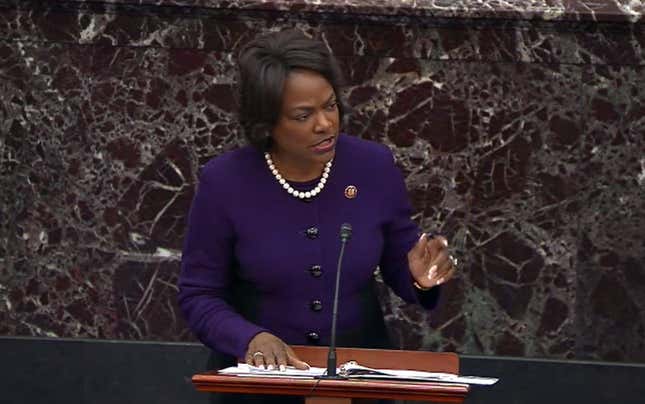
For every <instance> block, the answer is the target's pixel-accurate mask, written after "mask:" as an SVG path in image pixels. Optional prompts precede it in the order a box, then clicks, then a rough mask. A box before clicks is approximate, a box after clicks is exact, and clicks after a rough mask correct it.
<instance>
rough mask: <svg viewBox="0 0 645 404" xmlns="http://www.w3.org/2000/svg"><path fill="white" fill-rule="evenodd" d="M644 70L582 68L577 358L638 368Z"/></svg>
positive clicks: (644, 341)
mask: <svg viewBox="0 0 645 404" xmlns="http://www.w3.org/2000/svg"><path fill="white" fill-rule="evenodd" d="M644 75H645V69H643V68H640V67H625V66H598V67H587V68H585V71H584V81H583V83H584V96H585V97H584V103H583V108H584V110H583V116H584V117H585V118H586V119H585V126H584V133H585V138H584V141H583V143H582V153H583V154H582V162H581V165H580V168H579V173H578V177H579V182H580V184H581V196H582V197H583V198H584V200H585V204H584V205H583V206H581V212H580V217H581V228H580V240H579V252H578V268H577V275H578V276H577V283H578V288H577V289H578V309H577V310H578V311H579V316H580V318H579V324H578V327H577V328H578V329H579V335H578V350H579V356H581V357H588V358H593V359H598V358H603V359H608V360H615V361H637V362H643V361H645V238H644V237H643V235H644V234H645V233H644V229H645V135H644V134H645V88H644V87H643V86H642V79H641V78H642V77H644Z"/></svg>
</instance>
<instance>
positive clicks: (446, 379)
mask: <svg viewBox="0 0 645 404" xmlns="http://www.w3.org/2000/svg"><path fill="white" fill-rule="evenodd" d="M326 371H327V369H326V368H317V367H311V368H309V369H307V370H300V369H296V368H294V367H293V366H287V367H286V370H284V371H281V370H279V369H273V370H268V369H264V368H261V367H256V366H249V365H247V364H245V363H239V364H238V365H237V366H233V367H229V368H226V369H222V370H220V371H219V373H221V374H228V375H236V376H253V377H276V376H277V377H296V378H314V377H317V376H321V375H323V374H325V373H326ZM337 373H338V374H339V375H340V376H344V377H347V378H349V379H389V380H414V381H431V382H438V383H459V384H477V385H484V386H490V385H492V384H495V383H497V381H498V379H496V378H492V377H479V376H459V375H454V374H452V373H438V372H422V371H416V370H400V369H374V368H368V367H365V366H361V365H359V364H358V363H356V362H354V361H351V362H347V363H344V364H342V365H341V366H340V367H339V368H338V369H337Z"/></svg>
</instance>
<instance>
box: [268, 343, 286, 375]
mask: <svg viewBox="0 0 645 404" xmlns="http://www.w3.org/2000/svg"><path fill="white" fill-rule="evenodd" d="M281 349H282V347H281V346H280V345H279V344H271V347H270V348H269V349H268V350H267V352H266V353H265V354H264V364H265V365H267V369H269V370H273V369H275V368H276V367H277V366H278V360H277V354H278V351H280V350H281Z"/></svg>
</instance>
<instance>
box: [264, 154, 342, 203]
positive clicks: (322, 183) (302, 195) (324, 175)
mask: <svg viewBox="0 0 645 404" xmlns="http://www.w3.org/2000/svg"><path fill="white" fill-rule="evenodd" d="M264 158H265V160H266V161H267V165H268V166H269V170H271V173H272V174H273V176H274V177H275V179H276V180H278V182H279V183H280V185H282V188H284V189H285V190H286V191H287V192H288V193H289V195H293V196H294V197H296V198H299V199H304V198H313V197H314V196H316V195H318V194H319V193H320V192H321V191H322V190H323V188H324V187H325V183H326V182H327V178H328V177H329V171H330V170H331V162H332V160H333V159H332V160H329V161H328V162H327V163H325V169H324V170H323V173H322V177H321V178H320V181H318V184H317V185H316V186H315V187H314V189H312V190H311V191H306V192H303V191H297V190H295V189H293V188H292V187H291V185H290V184H289V183H288V182H287V180H285V179H284V178H283V177H282V176H281V175H280V173H279V172H278V169H277V168H275V165H274V164H273V160H271V155H270V154H269V153H264Z"/></svg>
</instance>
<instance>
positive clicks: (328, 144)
mask: <svg viewBox="0 0 645 404" xmlns="http://www.w3.org/2000/svg"><path fill="white" fill-rule="evenodd" d="M335 143H336V137H334V136H330V137H328V138H326V139H325V140H323V141H321V142H318V143H316V144H315V145H313V146H311V148H312V149H313V151H314V152H315V153H320V154H322V153H328V152H330V151H331V150H332V149H333V148H334V144H335Z"/></svg>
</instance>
